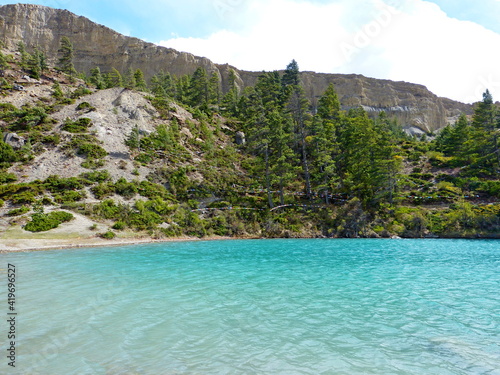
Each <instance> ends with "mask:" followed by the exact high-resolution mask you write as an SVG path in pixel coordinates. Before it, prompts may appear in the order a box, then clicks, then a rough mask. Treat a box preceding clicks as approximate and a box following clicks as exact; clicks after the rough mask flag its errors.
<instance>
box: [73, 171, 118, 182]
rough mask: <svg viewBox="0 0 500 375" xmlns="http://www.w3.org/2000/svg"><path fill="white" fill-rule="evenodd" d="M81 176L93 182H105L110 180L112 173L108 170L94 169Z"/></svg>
mask: <svg viewBox="0 0 500 375" xmlns="http://www.w3.org/2000/svg"><path fill="white" fill-rule="evenodd" d="M80 177H82V178H84V179H86V180H89V181H92V182H104V181H108V180H109V179H110V178H111V175H110V174H109V172H108V171H106V170H104V171H94V172H85V173H82V174H81V175H80Z"/></svg>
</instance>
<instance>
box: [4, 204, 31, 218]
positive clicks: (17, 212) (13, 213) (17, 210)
mask: <svg viewBox="0 0 500 375" xmlns="http://www.w3.org/2000/svg"><path fill="white" fill-rule="evenodd" d="M29 210H30V208H29V207H28V206H23V207H20V208H14V209H13V210H10V211H9V212H7V216H19V215H23V214H25V213H26V212H28V211H29Z"/></svg>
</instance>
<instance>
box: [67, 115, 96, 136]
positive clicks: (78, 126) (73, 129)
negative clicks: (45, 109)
mask: <svg viewBox="0 0 500 375" xmlns="http://www.w3.org/2000/svg"><path fill="white" fill-rule="evenodd" d="M91 124H92V120H90V119H89V118H87V117H82V118H79V119H78V120H76V121H72V120H70V119H69V118H68V119H66V121H64V124H63V126H62V127H61V129H62V130H64V131H67V132H70V133H85V132H86V131H87V130H88V128H89V127H90V125H91Z"/></svg>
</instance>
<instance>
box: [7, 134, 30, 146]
mask: <svg viewBox="0 0 500 375" xmlns="http://www.w3.org/2000/svg"><path fill="white" fill-rule="evenodd" d="M3 141H4V142H5V143H7V144H8V145H10V146H11V147H12V148H13V149H14V150H19V149H20V148H22V147H23V146H24V144H25V143H26V140H25V139H24V138H23V137H21V136H20V135H18V134H16V133H5V134H4V137H3Z"/></svg>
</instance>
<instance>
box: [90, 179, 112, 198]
mask: <svg viewBox="0 0 500 375" xmlns="http://www.w3.org/2000/svg"><path fill="white" fill-rule="evenodd" d="M90 190H91V191H92V193H93V194H94V196H95V197H96V198H97V199H102V198H105V197H108V196H110V195H112V194H114V192H115V186H114V185H113V184H112V183H109V182H107V183H101V184H98V185H95V186H92V188H91V189H90Z"/></svg>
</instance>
